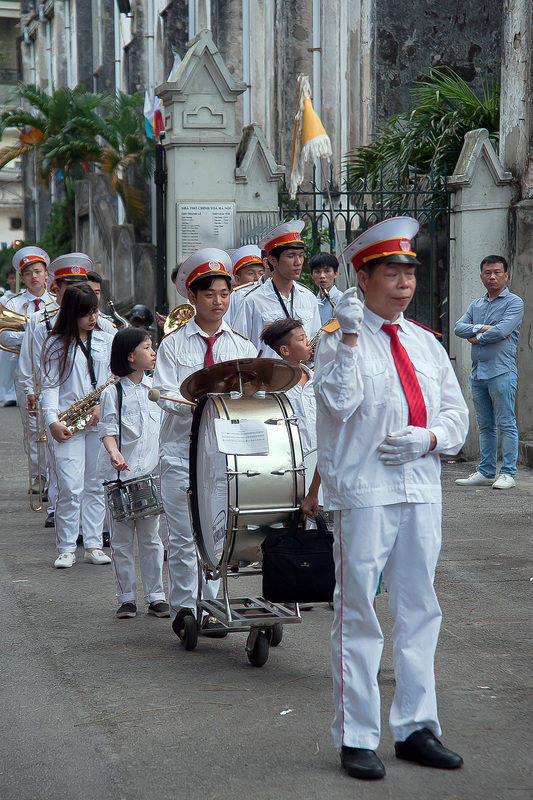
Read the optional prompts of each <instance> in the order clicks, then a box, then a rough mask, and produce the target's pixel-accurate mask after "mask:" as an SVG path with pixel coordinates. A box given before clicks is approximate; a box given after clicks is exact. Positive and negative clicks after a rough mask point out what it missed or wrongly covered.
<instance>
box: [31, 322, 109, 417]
mask: <svg viewBox="0 0 533 800" xmlns="http://www.w3.org/2000/svg"><path fill="white" fill-rule="evenodd" d="M58 338H59V337H56V336H52V337H50V339H49V340H48V342H47V343H46V347H44V348H43V352H42V357H43V358H42V361H43V363H44V369H43V370H42V372H41V407H42V410H43V414H44V419H45V422H46V424H47V425H51V424H52V422H58V421H59V418H58V413H59V411H65V409H67V408H69V406H71V405H72V403H74V402H76V400H81V399H83V398H84V397H86V396H87V395H88V394H90V392H92V391H93V387H92V385H91V377H90V375H89V370H88V368H87V359H86V358H85V356H84V354H83V352H82V350H81V349H80V348H79V347H76V349H75V351H74V348H73V347H72V346H71V347H70V352H69V356H70V358H72V357H74V364H73V367H72V372H71V373H70V375H69V376H68V378H66V379H65V380H64V382H63V383H61V384H60V385H58V383H59V366H58V361H57V358H54V351H55V347H54V344H55V341H54V340H57V339H58ZM112 341H113V336H112V335H111V334H110V333H105V332H104V331H98V330H93V332H92V341H91V355H92V359H93V366H94V374H95V378H96V385H97V386H102V384H104V383H106V381H107V380H108V379H109V378H110V377H111V370H110V367H109V359H110V356H111V343H112ZM50 354H51V355H50ZM47 355H48V356H49V357H48V358H46V356H47Z"/></svg>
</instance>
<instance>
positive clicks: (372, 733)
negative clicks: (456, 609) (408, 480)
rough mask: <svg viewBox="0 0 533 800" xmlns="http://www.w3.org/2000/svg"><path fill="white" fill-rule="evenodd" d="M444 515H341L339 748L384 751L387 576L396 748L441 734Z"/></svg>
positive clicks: (415, 507) (401, 507)
mask: <svg viewBox="0 0 533 800" xmlns="http://www.w3.org/2000/svg"><path fill="white" fill-rule="evenodd" d="M441 515H442V506H441V504H440V503H431V504H430V503H399V504H395V505H389V506H376V507H369V508H356V509H348V510H344V511H336V512H335V524H334V549H333V554H334V559H335V577H336V587H335V596H334V607H335V611H334V621H333V628H332V631H331V641H332V670H333V698H334V703H335V718H334V721H333V724H332V726H331V731H332V734H333V741H334V744H335V746H336V747H340V746H341V745H346V746H347V747H362V748H367V749H369V750H376V748H377V746H378V744H379V739H380V730H381V725H380V694H379V686H378V677H377V676H378V670H379V665H380V661H381V653H382V649H383V635H382V632H381V628H380V625H379V622H378V619H377V616H376V613H375V611H374V608H373V602H374V596H375V594H376V589H377V586H378V581H379V576H380V573H381V572H383V576H384V578H385V583H386V586H387V589H388V592H389V604H390V609H391V613H392V616H393V618H394V620H395V622H394V627H393V632H392V637H393V658H394V672H395V677H396V690H395V693H394V700H393V703H392V706H391V710H390V715H389V724H390V728H391V731H392V735H393V738H394V741H403V740H405V739H406V738H407V737H408V736H409V735H410V734H411V733H413V731H415V730H418V729H419V728H424V727H427V728H429V729H430V730H431V731H433V733H434V734H435V736H439V735H440V732H441V729H440V725H439V721H438V716H437V700H436V694H435V675H434V662H433V660H434V655H435V650H436V647H437V640H438V637H439V630H440V623H441V618H442V613H441V610H440V606H439V604H438V601H437V597H436V594H435V590H434V587H433V579H434V575H435V568H436V565H437V559H438V556H439V551H440V545H441Z"/></svg>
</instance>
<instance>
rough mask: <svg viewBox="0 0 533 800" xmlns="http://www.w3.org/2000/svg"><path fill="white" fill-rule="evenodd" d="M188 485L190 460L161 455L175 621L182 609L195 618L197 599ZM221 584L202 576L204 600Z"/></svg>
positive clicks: (172, 609)
mask: <svg viewBox="0 0 533 800" xmlns="http://www.w3.org/2000/svg"><path fill="white" fill-rule="evenodd" d="M188 486H189V461H188V459H185V458H174V457H170V456H162V457H161V499H162V501H163V508H164V509H165V516H166V518H167V523H168V558H167V566H168V593H169V605H170V616H171V617H172V619H174V618H175V616H176V614H177V613H178V612H179V611H180V610H181V609H182V608H190V609H191V611H192V612H193V613H194V614H195V615H196V602H197V599H198V559H197V557H196V545H195V543H194V538H193V533H192V527H191V520H190V517H189V507H188V502H187V489H188ZM219 584H220V581H206V580H205V579H204V578H203V577H202V597H203V598H205V599H206V600H213V599H214V598H215V597H216V596H217V593H218V587H219Z"/></svg>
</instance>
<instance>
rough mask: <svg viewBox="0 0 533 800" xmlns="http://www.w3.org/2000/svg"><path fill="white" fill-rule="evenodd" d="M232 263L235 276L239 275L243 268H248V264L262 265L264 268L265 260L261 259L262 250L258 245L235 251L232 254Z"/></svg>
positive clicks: (243, 247) (246, 246) (244, 246)
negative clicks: (238, 272)
mask: <svg viewBox="0 0 533 800" xmlns="http://www.w3.org/2000/svg"><path fill="white" fill-rule="evenodd" d="M231 263H232V265H233V275H234V276H235V275H237V271H238V270H240V269H241V267H246V266H247V265H248V264H261V266H263V259H262V258H261V250H260V249H259V248H258V246H257V245H256V244H245V245H243V246H242V247H239V249H238V250H234V251H233V253H232V254H231Z"/></svg>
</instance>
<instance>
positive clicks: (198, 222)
mask: <svg viewBox="0 0 533 800" xmlns="http://www.w3.org/2000/svg"><path fill="white" fill-rule="evenodd" d="M177 232H178V263H181V262H182V261H184V260H185V259H186V258H187V256H190V255H191V253H194V252H195V250H199V249H200V248H201V247H219V248H220V249H221V250H227V249H229V248H231V247H235V243H234V242H235V203H178V204H177Z"/></svg>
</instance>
